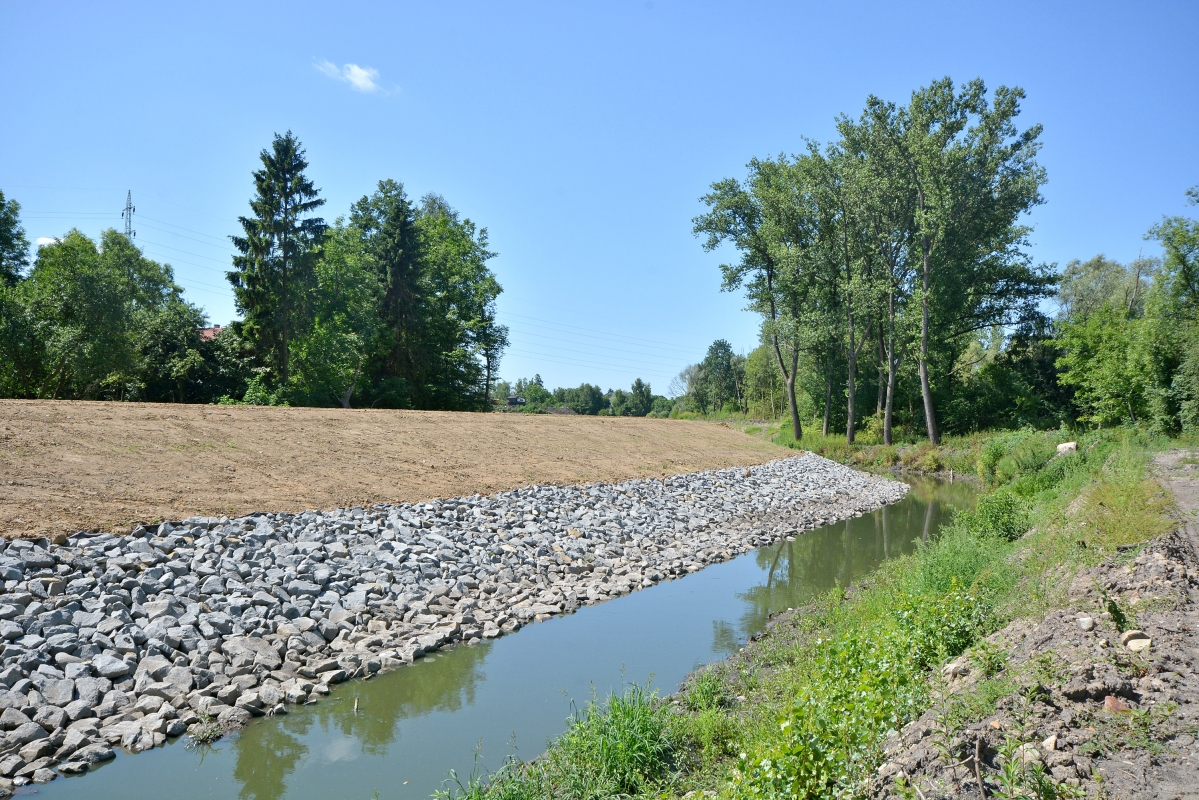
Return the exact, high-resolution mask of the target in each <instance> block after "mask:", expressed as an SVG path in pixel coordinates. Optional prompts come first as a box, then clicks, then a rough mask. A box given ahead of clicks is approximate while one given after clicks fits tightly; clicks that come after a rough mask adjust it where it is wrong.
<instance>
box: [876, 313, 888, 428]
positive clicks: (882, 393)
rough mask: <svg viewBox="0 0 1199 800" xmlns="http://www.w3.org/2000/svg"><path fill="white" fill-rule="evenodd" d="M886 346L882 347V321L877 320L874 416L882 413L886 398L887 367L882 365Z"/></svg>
mask: <svg viewBox="0 0 1199 800" xmlns="http://www.w3.org/2000/svg"><path fill="white" fill-rule="evenodd" d="M885 353H886V348H885V347H883V323H882V320H879V323H878V392H877V394H878V397H877V399H876V400H875V401H874V416H876V417H877V416H878V415H879V414H881V413H883V403H885V402H886V400H887V387H886V386H885V385H884V382H885V381H886V378H887V368H886V367H885V366H883V358H884V357H885Z"/></svg>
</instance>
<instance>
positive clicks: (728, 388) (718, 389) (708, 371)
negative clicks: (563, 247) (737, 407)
mask: <svg viewBox="0 0 1199 800" xmlns="http://www.w3.org/2000/svg"><path fill="white" fill-rule="evenodd" d="M699 367H700V369H701V370H702V371H703V375H704V381H705V382H706V383H707V385H708V396H709V397H710V398H711V401H712V410H713V411H720V410H721V409H722V408H724V404H725V403H727V402H730V401H733V400H735V399H737V396H738V386H737V378H736V375H735V374H734V371H733V347H732V345H730V344H729V343H728V342H727V341H725V340H724V339H717V340H716V341H714V342H712V344H711V345H710V346H709V347H708V353H707V355H706V356H704V360H703V361H702V362H700V365H699Z"/></svg>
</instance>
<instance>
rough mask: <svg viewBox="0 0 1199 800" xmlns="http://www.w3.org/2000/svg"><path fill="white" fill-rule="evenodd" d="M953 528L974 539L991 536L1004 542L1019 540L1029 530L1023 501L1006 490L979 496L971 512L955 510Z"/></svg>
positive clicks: (1005, 488)
mask: <svg viewBox="0 0 1199 800" xmlns="http://www.w3.org/2000/svg"><path fill="white" fill-rule="evenodd" d="M954 525H955V526H959V527H961V528H962V529H963V530H967V531H969V532H970V533H972V534H974V535H975V536H982V537H986V536H994V537H997V538H999V539H1002V540H1004V541H1007V542H1013V541H1015V540H1016V539H1019V538H1020V537H1021V536H1023V535H1024V534H1025V533H1026V532H1027V531H1028V528H1029V524H1028V514H1027V512H1026V510H1025V508H1024V504H1023V502H1022V501H1021V500H1020V498H1019V497H1018V496H1017V495H1016V493H1015V492H1013V491H1012V490H1011V489H1009V488H1007V487H1003V488H1000V489H996V490H995V491H993V492H991V493H990V494H984V495H982V496H981V497H979V498H978V505H977V506H976V507H975V509H974V510H973V511H959V512H958V514H957V516H956V517H955V518H954Z"/></svg>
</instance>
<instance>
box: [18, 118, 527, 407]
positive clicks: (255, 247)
mask: <svg viewBox="0 0 1199 800" xmlns="http://www.w3.org/2000/svg"><path fill="white" fill-rule="evenodd" d="M260 160H261V164H262V166H261V169H258V170H256V171H255V172H254V173H253V181H254V194H253V197H252V199H251V201H250V213H249V214H248V215H247V216H243V217H241V218H240V219H239V223H240V226H241V228H242V233H241V235H238V236H233V237H231V239H232V242H233V245H234V247H235V249H236V251H237V254H236V255H235V256H234V258H233V264H232V269H231V270H230V271H229V272H228V273H227V277H228V279H229V282H230V284H231V285H232V287H233V292H234V299H235V302H236V305H237V310H238V311H239V313H241V314H242V319H241V320H239V321H236V322H234V323H233V324H232V325H230V326H229V327H228V328H225V329H222V330H221V331H220V332H219V333H216V335H211V334H212V333H213V332H214V330H215V329H213V328H207V329H206V326H207V319H206V317H205V315H204V313H203V311H202V310H201V309H199V308H198V307H196V306H195V305H193V304H191V303H189V302H187V301H186V300H184V299H183V296H182V293H183V290H182V288H181V287H180V286H179V285H178V284H176V283H175V280H174V273H173V270H172V269H171V267H170V265H167V264H159V263H157V262H155V261H153V260H151V259H148V258H146V257H145V256H143V255H142V253H141V252H140V251H139V250H138V249H137V248H136V247H134V245H133V243H132V242H130V241H129V240H128V239H127V238H126V237H125V236H124V235H123V234H121V233H118V232H117V231H115V230H107V231H105V232H103V233H102V234H101V236H100V241H99V242H96V241H93V240H92V239H91V238H89V237H88V236H86V235H85V234H83V233H82V232H80V231H78V230H72V231H69V232H68V233H67V234H66V235H65V236H63V237H62V238H60V239H58V240H56V241H54V242H52V243H50V244H47V245H45V246H42V247H40V248H39V249H38V250H37V253H36V257H35V258H34V259H33V261H32V264H31V263H30V259H29V255H28V254H29V243H28V241H27V239H26V237H25V233H24V230H23V229H22V227H21V224H20V218H19V212H20V206H19V205H18V204H17V203H16V201H14V200H6V199H5V198H4V196H3V194H0V282H2V283H3V285H2V286H0V396H4V397H23V398H75V399H116V400H154V401H168V402H203V403H210V402H226V403H242V402H246V403H257V404H295V405H340V406H342V407H346V408H349V407H350V406H351V405H358V406H374V407H387V408H427V409H453V410H471V409H480V408H485V407H488V406H489V398H490V397H491V394H492V391H493V389H494V385H495V381H496V380H497V377H498V375H497V372H498V367H499V362H500V358H501V356H502V354H503V351H504V349H505V347H506V346H507V343H508V331H507V328H505V327H504V326H503V325H500V324H498V323H497V322H496V315H495V300H496V297H497V296H498V295H499V294H500V292H501V291H502V289H501V287H500V285H499V283H498V281H497V280H496V278H495V275H494V274H493V273H492V272H491V270H490V269H489V268H488V266H487V262H488V261H489V260H490V259H491V258H493V257H494V256H495V253H493V252H491V251H490V250H489V247H488V237H487V230H486V228H478V227H476V225H475V223H474V222H472V221H471V220H470V219H466V218H463V217H461V216H460V215H459V214H458V212H456V211H455V210H454V209H453V208H451V207H450V205H449V204H448V203H447V202H446V201H445V200H444V199H443V198H442V197H440V196H438V195H434V194H430V195H426V196H425V197H424V198H422V199H421V200H420V201H419V202H414V201H412V200H411V199H410V198H408V196H407V195H406V193H405V191H404V187H403V186H402V185H401V184H400V183H398V182H396V181H393V180H384V181H380V182H379V184H378V186H377V188H376V190H375V191H374V192H373V193H372V194H370V195H367V196H364V197H362V199H360V200H359V201H357V202H355V203H354V204H353V205H352V206H351V208H350V209H349V213H348V214H347V215H345V216H339V217H338V218H337V219H336V220H334V222H333V223H332V224H327V223H326V222H325V220H323V219H322V218H321V217H319V216H317V211H318V210H319V209H320V207H321V206H322V205H323V204H324V200H323V199H321V197H320V193H319V191H318V190H317V188H316V187H315V186H314V185H313V183H312V181H311V180H310V179H309V178H308V177H307V175H306V173H305V171H306V170H307V168H308V163H307V161H306V160H305V153H304V150H303V148H302V146H301V144H300V142H299V141H298V140H297V139H296V137H295V136H294V135H293V134H292V133H291V132H288V133H287V134H284V135H276V136H275V137H274V140H273V141H272V143H271V146H270V148H268V149H265V150H263V151H262V152H261V154H260Z"/></svg>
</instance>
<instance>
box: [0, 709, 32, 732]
mask: <svg viewBox="0 0 1199 800" xmlns="http://www.w3.org/2000/svg"><path fill="white" fill-rule="evenodd" d="M29 721H30V720H29V717H27V716H25V715H24V714H22V713H21V712H20V711H18V710H17V709H15V708H6V709H4V711H2V712H0V728H3V729H4V730H6V731H11V730H16V729H17V728H19V727H21V726H22V725H25V724H26V723H28V722H29Z"/></svg>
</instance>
